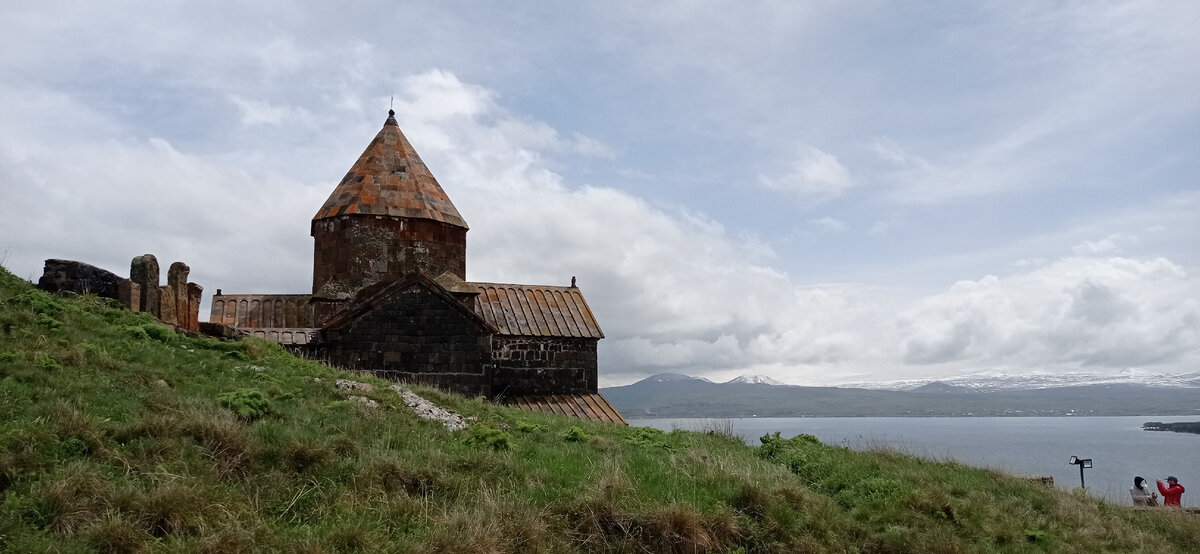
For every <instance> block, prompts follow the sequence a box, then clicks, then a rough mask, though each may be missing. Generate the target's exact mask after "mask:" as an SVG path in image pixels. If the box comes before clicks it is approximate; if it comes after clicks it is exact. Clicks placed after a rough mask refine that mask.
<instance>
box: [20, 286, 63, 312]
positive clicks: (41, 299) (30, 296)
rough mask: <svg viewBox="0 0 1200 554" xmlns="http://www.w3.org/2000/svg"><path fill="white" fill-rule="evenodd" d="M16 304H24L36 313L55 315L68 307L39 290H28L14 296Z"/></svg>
mask: <svg viewBox="0 0 1200 554" xmlns="http://www.w3.org/2000/svg"><path fill="white" fill-rule="evenodd" d="M12 303H13V305H16V306H24V307H26V308H29V309H31V310H33V312H34V313H37V314H42V315H48V316H55V315H58V314H61V313H63V311H64V310H65V309H66V307H65V306H64V305H63V303H62V302H60V301H58V300H57V299H55V298H54V297H52V296H50V295H49V294H46V293H44V292H42V291H39V290H28V291H25V292H22V293H21V294H18V295H16V296H13V297H12Z"/></svg>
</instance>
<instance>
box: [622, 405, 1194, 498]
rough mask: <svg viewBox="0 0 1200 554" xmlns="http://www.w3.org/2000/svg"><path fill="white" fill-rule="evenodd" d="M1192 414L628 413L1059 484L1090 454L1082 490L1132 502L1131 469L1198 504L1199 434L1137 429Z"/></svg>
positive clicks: (751, 438) (1068, 485) (669, 423)
mask: <svg viewBox="0 0 1200 554" xmlns="http://www.w3.org/2000/svg"><path fill="white" fill-rule="evenodd" d="M1195 420H1196V418H1195V416H1183V417H1171V416H1128V417H929V418H920V417H862V418H853V417H831V418H819V417H814V418H742V419H630V420H629V424H630V425H632V426H638V427H655V428H658V429H662V430H664V431H671V430H674V429H691V430H701V429H711V428H714V427H716V428H724V429H728V428H729V427H732V429H733V432H734V434H736V435H738V436H739V437H741V438H742V439H743V440H745V441H746V443H747V444H752V445H756V446H757V445H758V444H759V442H758V437H761V436H762V435H765V434H767V433H774V432H776V431H778V432H779V433H780V434H781V435H783V436H784V437H792V436H795V435H798V434H800V433H808V434H810V435H814V436H816V437H817V438H818V439H820V440H821V442H823V443H825V444H832V445H839V446H846V447H849V448H853V449H856V450H863V449H868V448H875V447H881V446H884V447H888V448H892V449H895V450H900V451H902V452H906V453H909V454H912V455H915V456H921V457H924V458H928V459H934V460H955V461H958V462H961V463H964V464H969V465H973V466H978V467H988V468H994V469H999V470H1002V471H1004V472H1006V473H1013V474H1034V475H1049V476H1052V477H1054V484H1055V485H1056V486H1057V487H1058V488H1060V489H1073V488H1076V487H1078V486H1079V466H1074V465H1070V464H1068V463H1067V460H1068V459H1070V457H1071V456H1078V457H1080V458H1091V459H1092V464H1093V467H1092V468H1091V469H1085V470H1084V480H1085V483H1086V484H1087V489H1088V492H1089V493H1091V494H1092V495H1094V496H1096V497H1099V498H1103V499H1105V500H1108V501H1110V502H1116V503H1121V504H1132V502H1131V500H1130V498H1129V487H1131V486H1133V477H1134V476H1135V475H1141V476H1142V477H1145V478H1146V479H1148V480H1150V481H1151V482H1152V483H1151V486H1153V481H1154V480H1155V479H1165V478H1166V476H1168V475H1174V476H1176V477H1178V478H1179V481H1180V483H1181V484H1182V485H1183V486H1184V487H1185V488H1187V489H1188V491H1187V492H1185V493H1184V495H1183V505H1184V506H1200V435H1195V434H1190V433H1172V432H1163V431H1142V424H1143V423H1145V422H1147V421H1163V422H1178V421H1195Z"/></svg>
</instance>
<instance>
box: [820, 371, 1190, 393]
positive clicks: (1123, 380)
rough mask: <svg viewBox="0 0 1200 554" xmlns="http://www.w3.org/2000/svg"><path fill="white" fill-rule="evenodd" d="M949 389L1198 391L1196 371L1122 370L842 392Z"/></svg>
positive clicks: (919, 382) (981, 377)
mask: <svg viewBox="0 0 1200 554" xmlns="http://www.w3.org/2000/svg"><path fill="white" fill-rule="evenodd" d="M930 384H934V385H939V386H940V385H950V386H953V387H956V388H959V389H973V390H980V391H996V390H1031V389H1045V388H1057V387H1070V386H1076V387H1082V386H1088V385H1146V386H1154V387H1181V388H1200V371H1193V372H1188V373H1162V372H1151V371H1143V370H1137V369H1125V370H1121V371H1115V372H1111V373H1086V372H1061V371H1033V372H1026V373H1021V374H1019V375H1010V374H1006V373H1002V372H995V373H981V374H975V375H966V376H961V377H949V378H943V379H938V380H931V379H913V380H906V381H890V382H884V383H850V384H843V385H840V386H841V387H843V388H863V389H883V390H916V389H917V388H919V387H921V386H924V385H930Z"/></svg>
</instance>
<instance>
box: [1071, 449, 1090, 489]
mask: <svg viewBox="0 0 1200 554" xmlns="http://www.w3.org/2000/svg"><path fill="white" fill-rule="evenodd" d="M1067 463H1068V464H1071V465H1073V466H1079V488H1081V489H1086V488H1087V486H1085V485H1084V484H1083V469H1084V468H1088V469H1091V468H1092V459H1091V458H1080V457H1078V456H1071V459H1070V460H1067Z"/></svg>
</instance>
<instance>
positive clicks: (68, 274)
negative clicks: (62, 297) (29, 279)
mask: <svg viewBox="0 0 1200 554" xmlns="http://www.w3.org/2000/svg"><path fill="white" fill-rule="evenodd" d="M120 282H121V277H120V276H119V275H117V274H116V273H113V272H111V271H108V270H106V269H100V268H98V267H96V266H94V265H90V264H85V263H83V262H76V261H73V260H54V259H51V260H46V266H45V269H43V270H42V278H41V279H38V283H37V286H38V288H40V289H42V290H44V291H46V292H73V293H76V294H95V295H96V296H102V297H104V298H120V294H119V290H118V288H119V284H120Z"/></svg>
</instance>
